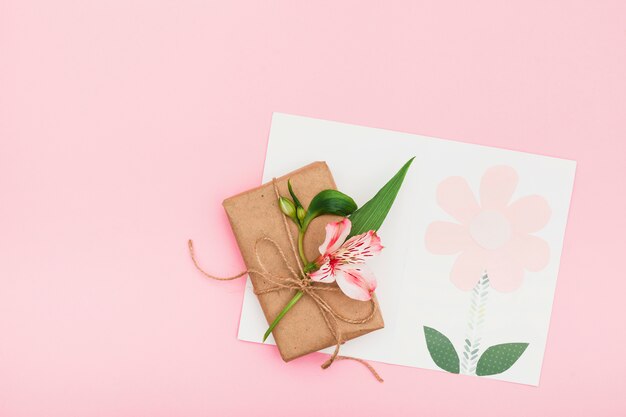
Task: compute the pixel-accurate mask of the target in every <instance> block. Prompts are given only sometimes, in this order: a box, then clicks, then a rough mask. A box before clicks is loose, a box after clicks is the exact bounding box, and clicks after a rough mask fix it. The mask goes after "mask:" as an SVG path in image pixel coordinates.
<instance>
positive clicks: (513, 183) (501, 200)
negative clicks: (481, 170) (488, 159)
mask: <svg viewBox="0 0 626 417" xmlns="http://www.w3.org/2000/svg"><path fill="white" fill-rule="evenodd" d="M516 187H517V172H515V170H514V169H513V168H511V167H509V166H506V165H498V166H494V167H491V168H489V169H487V171H485V174H484V175H483V178H482V180H481V181H480V204H481V206H482V207H483V209H496V210H497V209H500V210H501V209H504V208H505V207H506V206H507V205H508V204H509V200H510V199H511V196H512V195H513V192H514V191H515V188H516Z"/></svg>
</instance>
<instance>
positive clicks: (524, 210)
mask: <svg viewBox="0 0 626 417" xmlns="http://www.w3.org/2000/svg"><path fill="white" fill-rule="evenodd" d="M551 214H552V213H551V210H550V206H549V205H548V202H547V201H546V199H545V198H543V197H541V196H538V195H529V196H528V197H522V198H520V199H519V200H517V201H515V202H514V203H513V204H511V205H510V206H509V207H508V208H507V210H506V215H507V217H508V219H509V220H510V221H511V226H512V227H513V229H514V230H515V231H517V232H519V233H533V232H536V231H538V230H541V229H542V228H543V227H544V226H545V225H546V224H547V223H548V220H550V215H551Z"/></svg>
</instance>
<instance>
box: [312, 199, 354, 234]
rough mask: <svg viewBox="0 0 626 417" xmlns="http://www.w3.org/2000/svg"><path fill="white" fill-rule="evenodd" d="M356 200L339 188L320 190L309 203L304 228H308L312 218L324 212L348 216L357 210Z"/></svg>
mask: <svg viewBox="0 0 626 417" xmlns="http://www.w3.org/2000/svg"><path fill="white" fill-rule="evenodd" d="M356 208H357V205H356V203H355V202H354V200H353V199H352V198H351V197H349V196H347V195H345V194H344V193H342V192H341V191H337V190H324V191H320V192H319V193H318V194H317V195H316V196H315V197H313V200H311V204H309V209H308V210H307V214H306V216H305V217H304V220H303V221H302V229H303V230H306V228H307V226H308V225H309V223H311V220H313V219H314V218H316V217H318V216H321V215H322V214H336V215H339V216H343V217H347V216H349V215H350V214H352V213H353V212H354V210H356Z"/></svg>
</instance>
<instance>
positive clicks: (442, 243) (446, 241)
mask: <svg viewBox="0 0 626 417" xmlns="http://www.w3.org/2000/svg"><path fill="white" fill-rule="evenodd" d="M425 243H426V249H428V250H429V251H430V252H432V253H435V254H437V255H452V254H454V253H458V252H460V251H462V250H463V249H464V248H465V247H467V245H470V244H472V241H471V238H470V235H469V231H468V230H467V227H466V226H464V225H460V224H456V223H450V222H432V223H431V224H430V225H429V226H428V229H426V238H425Z"/></svg>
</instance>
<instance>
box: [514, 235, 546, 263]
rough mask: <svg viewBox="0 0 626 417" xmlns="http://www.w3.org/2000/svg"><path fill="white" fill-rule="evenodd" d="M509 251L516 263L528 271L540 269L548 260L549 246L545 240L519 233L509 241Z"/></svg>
mask: <svg viewBox="0 0 626 417" xmlns="http://www.w3.org/2000/svg"><path fill="white" fill-rule="evenodd" d="M511 253H513V254H515V257H516V259H517V263H518V264H519V265H520V266H522V267H524V269H527V270H528V271H532V272H537V271H541V270H542V269H543V268H545V267H546V266H547V265H548V262H549V261H550V246H549V245H548V242H546V241H545V240H543V239H541V238H539V237H537V236H532V235H520V236H518V237H517V238H516V239H513V240H512V241H511Z"/></svg>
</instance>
